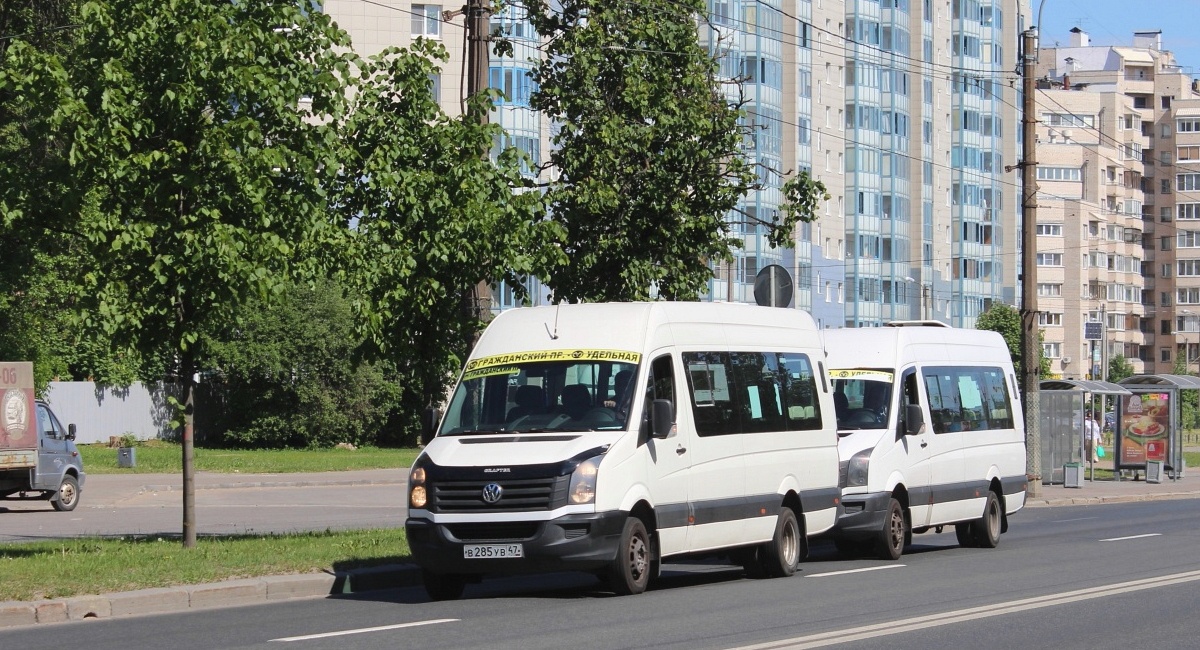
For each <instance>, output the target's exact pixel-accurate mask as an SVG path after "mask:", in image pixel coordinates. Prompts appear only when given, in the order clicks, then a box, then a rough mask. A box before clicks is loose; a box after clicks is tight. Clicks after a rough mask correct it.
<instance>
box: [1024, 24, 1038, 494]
mask: <svg viewBox="0 0 1200 650" xmlns="http://www.w3.org/2000/svg"><path fill="white" fill-rule="evenodd" d="M1036 39H1037V28H1036V27H1031V28H1029V29H1027V30H1025V35H1024V38H1023V47H1022V56H1023V61H1022V63H1023V65H1022V73H1021V74H1022V75H1023V76H1024V79H1023V83H1022V85H1021V88H1022V92H1023V93H1024V95H1025V96H1024V101H1023V110H1022V113H1023V115H1022V117H1021V124H1022V131H1021V134H1022V138H1023V140H1024V142H1023V143H1022V144H1023V145H1024V147H1023V150H1022V159H1021V164H1020V167H1021V172H1022V173H1021V191H1022V192H1023V193H1024V197H1023V201H1022V203H1021V205H1022V208H1023V209H1022V213H1021V214H1022V224H1021V227H1022V232H1021V248H1022V250H1021V392H1022V393H1023V394H1024V395H1023V397H1024V400H1023V401H1024V402H1025V435H1026V442H1025V454H1026V465H1027V467H1026V474H1027V475H1028V478H1029V485H1028V487H1027V492H1026V494H1027V495H1028V496H1030V497H1034V498H1036V497H1040V496H1041V495H1042V436H1041V397H1040V393H1039V386H1038V381H1039V376H1038V375H1039V371H1040V370H1041V368H1040V366H1041V363H1040V362H1041V355H1040V354H1039V352H1040V350H1039V346H1040V343H1039V341H1038V306H1037V260H1036V257H1035V256H1036V252H1037V229H1036V224H1037V155H1036V142H1037V96H1036V94H1035V91H1036V88H1035V86H1034V77H1033V75H1034V67H1033V66H1034V63H1035V61H1036V59H1037V49H1036V48H1037V46H1036Z"/></svg>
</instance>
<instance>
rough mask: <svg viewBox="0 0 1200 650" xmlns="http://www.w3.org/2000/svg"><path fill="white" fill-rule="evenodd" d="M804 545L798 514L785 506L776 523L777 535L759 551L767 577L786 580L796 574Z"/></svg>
mask: <svg viewBox="0 0 1200 650" xmlns="http://www.w3.org/2000/svg"><path fill="white" fill-rule="evenodd" d="M803 544H804V534H803V533H802V532H801V530H800V522H799V521H797V519H796V513H795V512H794V511H793V510H792V509H791V508H788V507H786V506H785V507H784V508H783V509H782V510H780V511H779V518H778V520H777V521H776V522H775V535H774V536H773V537H772V538H771V541H769V542H767V543H766V544H765V545H764V546H763V547H762V549H761V550H760V551H759V552H760V553H761V555H762V560H763V570H764V571H765V572H766V574H767V577H769V578H786V577H787V576H790V575H792V574H794V573H796V567H797V566H798V565H799V564H800V549H801V547H802V545H803Z"/></svg>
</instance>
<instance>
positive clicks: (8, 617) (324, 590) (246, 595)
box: [0, 564, 421, 629]
mask: <svg viewBox="0 0 1200 650" xmlns="http://www.w3.org/2000/svg"><path fill="white" fill-rule="evenodd" d="M419 584H421V570H420V568H419V567H417V566H416V565H415V564H392V565H385V566H379V567H368V568H363V569H354V570H350V571H339V572H327V573H312V574H299V575H283V576H263V577H261V578H246V579H241V580H227V581H224V582H214V583H209V584H201V585H190V586H179V587H158V588H154V589H138V590H136V591H124V592H118V593H112V594H103V595H95V594H91V595H83V596H71V597H68V598H56V599H47V600H38V601H31V602H21V601H10V602H5V603H0V629H5V628H14V627H24V626H28V625H38V624H43V623H66V622H71V621H84V620H88V619H105V618H120V617H127V616H141V615H145V614H166V613H172V612H182V611H187V610H191V609H211V608H217V607H239V606H244V605H253V604H259V603H266V602H275V601H281V600H288V599H292V598H315V597H329V596H341V595H350V594H358V593H363V592H368V591H378V590H382V589H396V588H399V587H412V586H416V585H419Z"/></svg>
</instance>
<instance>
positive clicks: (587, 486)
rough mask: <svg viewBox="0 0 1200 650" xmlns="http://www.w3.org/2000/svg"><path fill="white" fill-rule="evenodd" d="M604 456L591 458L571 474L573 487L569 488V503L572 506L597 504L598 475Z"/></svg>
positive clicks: (580, 464)
mask: <svg viewBox="0 0 1200 650" xmlns="http://www.w3.org/2000/svg"><path fill="white" fill-rule="evenodd" d="M601 458H602V456H596V457H594V458H589V459H587V460H585V461H583V462H582V463H579V466H578V467H576V468H575V472H574V473H573V474H571V485H570V487H569V488H567V501H568V502H569V503H571V504H572V505H581V504H585V503H595V502H596V474H597V470H598V469H599V468H600V459H601Z"/></svg>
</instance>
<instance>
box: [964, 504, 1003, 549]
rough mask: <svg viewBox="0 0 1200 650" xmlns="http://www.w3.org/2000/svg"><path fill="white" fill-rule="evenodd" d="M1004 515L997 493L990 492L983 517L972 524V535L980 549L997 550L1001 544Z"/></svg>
mask: <svg viewBox="0 0 1200 650" xmlns="http://www.w3.org/2000/svg"><path fill="white" fill-rule="evenodd" d="M1003 516H1004V513H1003V512H1001V509H1000V498H999V497H997V496H996V493H995V492H991V491H989V492H988V496H987V504H986V505H984V507H983V516H982V517H980V518H979V519H976V520H975V521H973V522H971V535H972V536H973V537H974V538H975V545H976V546H978V547H979V548H996V545H997V544H999V543H1000V523H1001V519H1002V518H1003Z"/></svg>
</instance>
